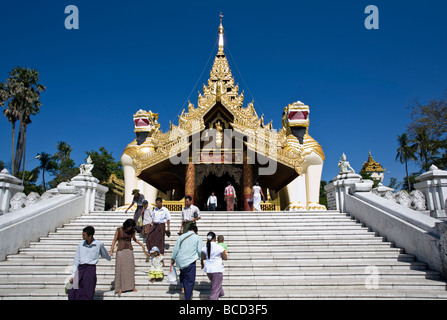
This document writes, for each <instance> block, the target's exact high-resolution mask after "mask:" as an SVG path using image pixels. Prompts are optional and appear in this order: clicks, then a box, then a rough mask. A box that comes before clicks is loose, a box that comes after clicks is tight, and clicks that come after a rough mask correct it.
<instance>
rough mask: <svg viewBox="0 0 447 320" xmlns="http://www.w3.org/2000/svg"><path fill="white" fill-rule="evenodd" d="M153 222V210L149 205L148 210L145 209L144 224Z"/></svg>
mask: <svg viewBox="0 0 447 320" xmlns="http://www.w3.org/2000/svg"><path fill="white" fill-rule="evenodd" d="M151 223H152V210H151V208H150V207H147V208H146V210H144V217H143V226H145V225H147V224H151Z"/></svg>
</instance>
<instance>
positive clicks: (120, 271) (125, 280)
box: [110, 219, 149, 296]
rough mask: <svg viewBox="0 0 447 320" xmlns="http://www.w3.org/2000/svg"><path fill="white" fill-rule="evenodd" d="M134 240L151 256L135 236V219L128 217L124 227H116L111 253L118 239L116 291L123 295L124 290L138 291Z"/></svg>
mask: <svg viewBox="0 0 447 320" xmlns="http://www.w3.org/2000/svg"><path fill="white" fill-rule="evenodd" d="M132 240H133V241H135V242H136V243H138V244H139V245H140V246H141V247H142V248H143V251H144V253H145V254H146V256H149V254H148V253H147V251H146V249H145V247H144V245H143V244H142V243H141V242H140V241H138V240H137V239H136V238H135V221H134V220H133V219H127V220H126V221H124V223H123V226H122V227H119V228H117V229H116V232H115V237H114V239H113V242H112V248H111V249H110V255H113V250H114V249H115V245H116V242H117V241H118V249H117V252H116V260H115V293H117V294H118V296H121V293H122V292H124V291H134V292H136V291H137V290H136V289H135V257H134V254H133V247H132Z"/></svg>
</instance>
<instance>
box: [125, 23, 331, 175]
mask: <svg viewBox="0 0 447 320" xmlns="http://www.w3.org/2000/svg"><path fill="white" fill-rule="evenodd" d="M221 18H222V16H221ZM223 35H224V28H223V26H222V20H221V23H220V26H219V49H218V52H217V55H216V57H215V59H214V63H213V66H212V68H211V71H210V77H209V79H208V81H207V84H203V89H202V92H199V93H198V101H197V104H198V105H197V107H195V106H194V104H192V103H191V102H189V103H188V109H187V110H185V109H183V110H182V112H181V115H180V116H179V119H178V125H175V124H173V123H171V124H170V129H169V131H168V132H165V133H163V132H162V131H161V130H159V125H158V126H156V125H155V124H158V123H156V120H157V117H158V114H153V113H152V112H149V113H148V114H146V113H144V112H140V113H139V114H136V115H134V120H135V116H137V117H140V118H142V120H141V121H143V122H141V121H138V122H136V124H142V125H144V124H145V123H146V122H148V121H149V122H150V123H151V124H152V127H151V129H150V130H149V129H148V130H144V129H141V128H139V130H140V132H139V133H140V135H141V131H143V132H147V133H145V134H147V137H145V141H144V142H143V143H141V142H137V141H136V140H137V139H136V140H134V141H133V142H132V143H130V144H129V145H128V146H127V148H126V149H125V150H124V153H125V154H127V155H129V156H130V157H131V158H132V159H133V165H134V167H135V174H136V175H137V176H139V175H140V174H142V172H143V171H145V170H146V169H147V168H149V167H153V166H155V165H164V162H165V161H166V160H167V159H170V157H172V156H175V155H177V154H180V153H183V151H186V150H187V149H188V150H189V148H190V147H191V144H192V142H191V141H192V140H193V139H191V140H190V139H189V137H191V136H192V135H194V134H197V133H200V132H203V131H204V130H205V129H211V128H214V126H216V129H218V128H217V122H219V124H222V125H223V129H230V127H231V128H232V129H233V131H234V132H236V133H238V134H242V135H243V136H245V137H247V139H245V138H244V139H241V140H243V141H244V144H245V145H246V147H247V148H248V149H250V150H251V151H254V152H256V153H257V154H261V155H263V156H266V157H268V158H271V159H274V160H275V161H277V162H278V163H279V164H281V165H283V166H285V167H287V168H289V169H286V170H295V171H296V173H298V174H301V170H302V165H303V163H304V156H306V155H307V154H309V153H310V152H312V151H315V152H316V153H317V154H318V155H320V156H321V157H322V158H323V159H324V153H323V150H322V148H321V146H319V145H318V143H317V142H316V141H315V140H314V139H312V138H311V137H310V136H309V135H308V133H307V130H306V135H305V136H304V143H303V144H300V143H299V142H298V140H297V138H296V137H295V136H293V134H292V133H291V131H290V130H286V129H285V128H283V129H281V130H279V131H276V130H274V129H273V127H272V122H270V123H268V124H264V116H263V115H262V116H261V117H259V116H258V115H257V113H256V110H255V108H254V104H253V101H252V102H250V103H248V105H247V107H243V102H244V93H243V92H242V93H239V85H238V84H235V81H234V78H233V75H232V73H231V69H230V66H229V64H228V60H227V57H226V55H225V53H224V39H223ZM222 114H225V115H226V119H227V120H228V119H231V120H228V121H227V120H225V119H224V117H223V116H222ZM148 126H149V125H148ZM207 126H208V127H209V128H207ZM289 129H290V128H289ZM221 130H222V128H221ZM135 132H137V131H135ZM137 134H138V132H137ZM192 158H194V156H193V157H192ZM289 176H290V177H292V176H293V174H292V175H290V174H289Z"/></svg>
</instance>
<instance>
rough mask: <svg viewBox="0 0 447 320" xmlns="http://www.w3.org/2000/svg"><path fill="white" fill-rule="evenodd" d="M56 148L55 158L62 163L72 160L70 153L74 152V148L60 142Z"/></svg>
mask: <svg viewBox="0 0 447 320" xmlns="http://www.w3.org/2000/svg"><path fill="white" fill-rule="evenodd" d="M56 148H57V152H56V153H55V154H54V158H55V159H56V160H59V161H60V162H61V163H62V162H65V161H66V160H67V159H68V158H70V153H71V152H72V151H73V148H72V147H71V146H70V145H69V144H68V143H66V142H65V141H58V143H57V145H56Z"/></svg>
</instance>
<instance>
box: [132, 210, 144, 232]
mask: <svg viewBox="0 0 447 320" xmlns="http://www.w3.org/2000/svg"><path fill="white" fill-rule="evenodd" d="M142 213H143V207H142V206H138V207H137V209H136V210H135V213H134V214H133V221H135V224H137V223H138V219H139V218H140V216H141V214H142ZM135 229H136V230H137V232H138V233H140V232H141V231H142V230H143V227H139V226H136V227H135Z"/></svg>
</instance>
